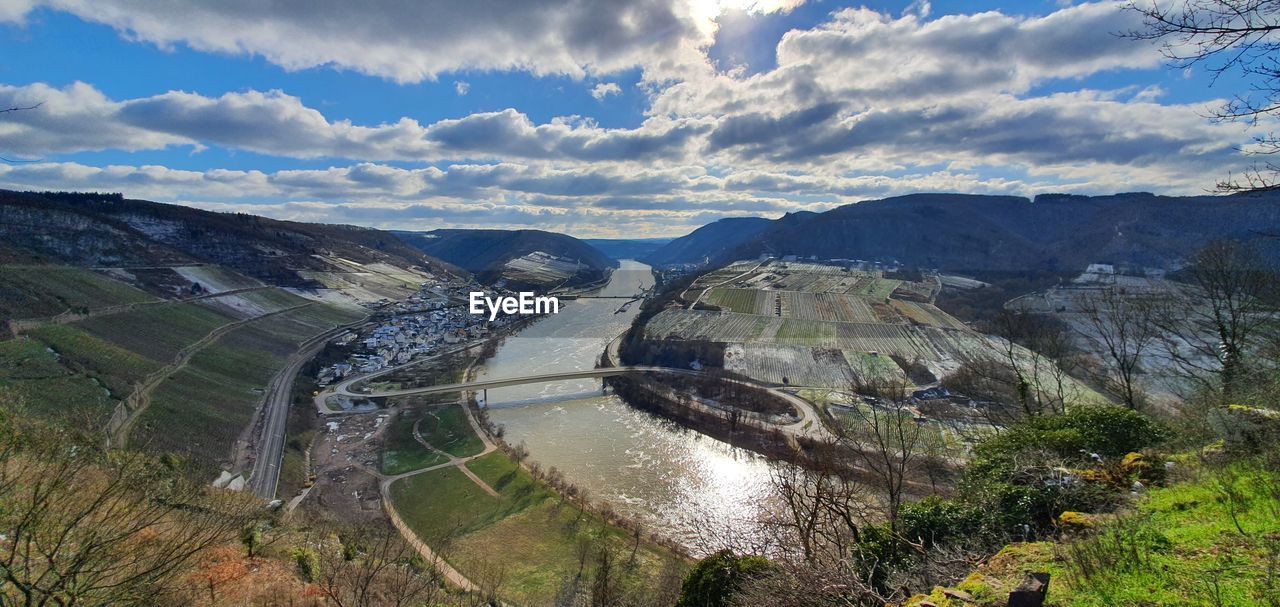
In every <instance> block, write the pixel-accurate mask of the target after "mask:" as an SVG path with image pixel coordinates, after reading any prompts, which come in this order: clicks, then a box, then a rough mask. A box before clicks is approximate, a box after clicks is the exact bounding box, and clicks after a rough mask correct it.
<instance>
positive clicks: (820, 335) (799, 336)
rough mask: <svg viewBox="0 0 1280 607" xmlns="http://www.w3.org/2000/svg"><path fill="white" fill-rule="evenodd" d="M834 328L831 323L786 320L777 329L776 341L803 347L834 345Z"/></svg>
mask: <svg viewBox="0 0 1280 607" xmlns="http://www.w3.org/2000/svg"><path fill="white" fill-rule="evenodd" d="M835 339H836V327H835V325H833V324H831V323H826V322H821V321H816V320H797V319H794V318H788V319H786V320H785V321H783V323H782V327H781V328H779V329H778V340H779V341H787V342H800V343H802V344H805V345H818V344H820V343H834V342H835Z"/></svg>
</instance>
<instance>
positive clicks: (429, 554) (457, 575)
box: [378, 470, 480, 592]
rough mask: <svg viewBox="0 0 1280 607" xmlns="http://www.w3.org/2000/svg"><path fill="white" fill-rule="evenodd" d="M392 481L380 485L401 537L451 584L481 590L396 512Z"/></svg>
mask: <svg viewBox="0 0 1280 607" xmlns="http://www.w3.org/2000/svg"><path fill="white" fill-rule="evenodd" d="M422 472H425V470H422ZM392 482H394V481H393V479H391V478H387V479H383V481H382V482H381V483H379V485H378V486H379V489H380V490H381V492H382V509H383V510H384V511H386V513H387V518H389V519H391V524H392V525H395V527H396V530H398V531H399V532H400V535H401V537H403V538H404V540H405V541H406V542H409V545H410V546H413V549H414V550H417V551H418V554H420V555H422V558H423V560H425V561H426V562H427V563H430V564H431V566H432V567H435V569H436V571H439V572H440V575H441V576H443V577H444V579H445V580H447V581H448V582H449V583H450V584H453V585H454V586H456V587H458V588H461V589H462V590H465V591H467V592H479V591H480V587H479V586H477V585H475V583H473V582H472V581H471V580H469V579H467V576H465V575H462V573H461V572H459V571H458V570H457V569H454V568H453V565H450V564H449V563H448V562H447V561H445V560H444V559H443V558H441V557H440V555H438V554H436V553H435V551H434V550H432V549H431V547H430V546H428V545H426V544H425V543H423V541H422V540H420V539H418V535H417V534H416V533H414V532H413V529H410V528H409V525H407V524H405V522H404V520H403V519H401V518H400V514H399V513H398V512H396V507H395V506H394V505H393V504H392V503H391V483H392Z"/></svg>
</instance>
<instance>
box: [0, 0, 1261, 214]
mask: <svg viewBox="0 0 1280 607" xmlns="http://www.w3.org/2000/svg"><path fill="white" fill-rule="evenodd" d="M8 4H12V5H11V6H7V5H8ZM183 4H184V3H182V2H166V3H152V2H145V1H141V0H100V1H97V2H92V3H90V2H81V1H78V0H50V1H48V2H42V1H35V2H27V1H25V0H23V1H19V2H16V3H9V2H3V1H0V54H2V55H0V56H3V57H6V58H8V59H7V60H6V61H4V62H3V63H2V64H0V102H3V103H4V104H5V105H6V106H14V105H18V106H21V105H31V104H35V103H39V104H41V105H40V107H39V108H36V109H34V110H29V111H23V112H14V113H10V114H6V115H5V116H4V119H3V121H2V122H0V155H2V156H4V157H6V158H9V159H13V160H19V161H20V162H13V163H9V164H6V165H0V186H3V187H10V188H23V189H95V190H108V191H122V192H124V193H125V194H126V195H128V196H133V197H139V198H147V199H152V200H160V201H166V202H178V203H183V204H192V205H195V206H200V207H204V208H210V209H215V210H236V211H249V212H255V213H261V214H266V215H271V216H275V217H281V218H289V219H299V220H309V221H333V222H345V223H360V224H365V225H373V226H377V227H386V228H398V229H433V228H438V227H542V228H546V229H553V230H559V231H565V232H569V233H572V234H575V235H579V236H602V237H608V236H673V235H678V234H681V233H684V232H687V231H688V230H690V229H692V228H694V227H697V226H699V225H702V224H704V223H706V222H708V221H712V220H714V219H717V218H720V217H725V216H734V215H766V216H777V215H780V214H781V213H784V212H788V211H795V210H815V211H821V210H825V209H829V208H832V207H834V206H838V205H841V204H848V203H853V202H857V201H859V200H866V199H874V198H880V197H884V196H888V195H896V194H904V193H910V192H917V191H966V192H989V193H1012V194H1020V195H1028V196H1030V195H1034V194H1036V193H1040V192H1047V191H1073V192H1083V193H1105V192H1111V191H1116V190H1134V189H1146V190H1152V191H1157V192H1164V193H1175V194H1177V193H1184V194H1187V193H1192V194H1193V193H1200V192H1202V191H1203V190H1204V189H1205V188H1208V187H1210V186H1211V185H1212V184H1213V183H1214V182H1215V181H1216V180H1217V179H1219V178H1221V177H1222V176H1223V174H1224V173H1225V172H1226V171H1228V170H1231V169H1233V168H1235V169H1238V168H1239V167H1240V166H1241V165H1243V164H1244V162H1245V160H1244V159H1242V158H1241V157H1240V154H1239V153H1238V151H1237V150H1236V149H1235V148H1236V147H1237V146H1239V145H1242V144H1245V143H1247V141H1248V135H1247V133H1246V132H1245V130H1244V129H1243V128H1242V127H1241V126H1240V125H1230V124H1227V125H1223V124H1214V123H1211V122H1209V121H1207V120H1206V119H1205V118H1204V115H1205V113H1206V112H1207V111H1208V110H1209V109H1211V108H1212V107H1213V106H1214V105H1215V104H1216V103H1217V102H1218V100H1220V99H1221V98H1223V97H1226V96H1228V95H1230V94H1232V93H1234V92H1236V91H1237V90H1238V89H1239V87H1240V84H1239V83H1237V82H1233V81H1231V80H1229V79H1228V80H1223V81H1219V82H1218V83H1216V84H1215V85H1214V86H1212V87H1211V86H1210V84H1211V83H1210V82H1209V80H1208V78H1207V75H1206V74H1205V73H1204V70H1202V69H1199V70H1197V69H1192V70H1187V71H1183V70H1178V69H1171V68H1169V66H1168V65H1167V64H1166V63H1165V62H1164V61H1163V60H1162V57H1160V55H1159V52H1158V50H1157V49H1156V48H1155V47H1154V46H1152V45H1151V44H1149V43H1144V42H1136V41H1132V40H1126V39H1123V38H1120V37H1119V36H1115V35H1114V33H1115V32H1119V31H1122V30H1124V29H1127V28H1129V27H1134V26H1136V25H1138V23H1137V22H1136V21H1135V20H1134V19H1135V18H1134V16H1133V15H1131V14H1128V13H1125V12H1123V11H1120V10H1119V9H1118V8H1116V7H1115V5H1114V4H1112V3H1085V4H1083V5H1072V4H1070V3H1064V2H944V1H935V2H931V3H930V2H911V3H908V2H866V3H857V2H855V3H838V2H830V1H820V2H804V3H801V2H798V1H797V0H761V1H758V2H757V1H747V2H741V1H732V0H726V1H724V2H714V1H709V0H708V1H704V0H644V1H642V2H628V3H615V2H607V1H600V2H597V1H591V0H579V1H576V2H569V3H565V2H546V3H542V2H519V3H510V4H508V3H504V2H501V1H497V0H494V1H484V2H469V3H454V2H440V3H419V2H404V3H397V2H393V1H390V0H388V1H385V2H375V3H372V4H369V5H367V6H364V5H362V6H360V7H357V6H355V4H354V3H343V2H315V3H305V4H303V3H298V6H297V7H296V8H294V9H288V8H285V9H283V10H276V9H273V8H264V7H263V6H262V5H260V4H259V3H253V2H247V1H245V2H240V3H237V2H226V3H218V4H217V5H210V4H208V3H203V4H202V3H193V4H192V5H190V6H182V5H183ZM284 4H286V5H287V4H288V3H284Z"/></svg>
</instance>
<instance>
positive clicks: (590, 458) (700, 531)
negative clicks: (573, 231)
mask: <svg viewBox="0 0 1280 607" xmlns="http://www.w3.org/2000/svg"><path fill="white" fill-rule="evenodd" d="M653 282H654V281H653V274H652V272H650V269H649V266H646V265H644V264H642V263H639V262H635V261H625V260H624V261H622V262H621V267H619V268H618V269H617V270H615V271H614V272H613V275H612V276H611V277H610V280H609V282H608V284H607V285H606V286H605V287H604V288H602V289H601V290H600V292H599V295H603V296H622V295H631V294H634V293H637V292H638V291H639V290H641V289H644V288H648V287H650V286H652V285H653ZM625 303H626V300H625V299H579V300H576V301H565V302H562V303H561V309H560V313H559V314H556V315H553V316H549V317H547V318H545V319H543V320H540V321H538V322H537V323H535V324H534V325H532V326H530V327H529V328H527V329H524V330H523V331H521V332H520V333H519V334H517V335H514V336H512V337H508V338H507V339H506V341H505V342H504V343H503V345H502V346H501V348H499V350H498V353H497V354H496V355H495V356H494V357H493V358H491V359H490V360H489V361H488V362H486V363H485V364H484V366H483V367H481V368H480V369H478V371H477V375H478V377H480V378H495V379H496V378H502V377H517V376H523V375H534V374H538V373H550V372H555V371H569V370H586V369H592V368H594V367H595V365H596V362H597V360H598V358H599V356H600V353H601V352H603V351H604V348H605V346H606V345H607V344H608V343H609V341H611V340H612V339H613V338H614V337H616V336H618V335H620V334H621V333H622V332H624V331H626V329H627V327H628V326H630V324H631V320H632V319H633V318H634V317H635V315H636V314H637V313H638V311H639V307H640V306H639V302H634V303H632V304H630V305H629V306H628V307H627V309H626V311H624V312H620V313H619V312H617V310H618V309H619V307H620V306H622V305H623V304H625ZM487 397H488V403H487V405H488V406H489V409H490V411H489V417H490V419H491V420H493V421H494V422H496V423H499V424H502V425H503V426H504V427H505V429H506V440H507V441H508V442H510V443H511V444H519V443H521V442H523V443H524V444H525V446H526V447H527V448H528V450H529V456H530V459H532V460H534V461H537V462H538V463H539V464H540V465H542V466H543V467H544V468H549V467H555V468H557V469H558V470H560V471H561V472H562V473H563V474H564V475H565V478H567V479H568V480H569V481H570V482H573V483H575V484H577V485H578V486H579V487H581V488H584V489H586V490H587V491H588V492H589V495H590V496H591V499H592V500H593V501H595V502H597V503H599V502H602V501H603V502H608V503H609V504H610V505H611V506H612V507H613V508H614V509H615V510H617V511H618V512H620V513H622V514H625V515H626V516H628V517H630V518H633V519H635V520H638V521H640V522H641V523H643V524H644V526H645V527H646V529H647V530H649V531H658V532H659V533H660V534H662V535H665V536H667V537H669V538H671V539H675V540H677V541H679V542H681V543H682V544H683V545H685V546H686V547H687V548H688V549H689V550H690V551H691V552H693V553H694V554H705V553H707V552H709V551H711V550H715V549H717V548H719V547H721V546H720V544H719V540H720V538H723V537H727V536H731V535H735V534H736V535H738V536H741V534H742V533H744V530H745V529H750V528H753V527H754V525H752V524H751V523H752V521H754V520H755V519H756V518H757V514H758V508H759V507H760V504H762V503H765V502H767V501H768V496H769V494H770V488H769V481H768V466H767V464H766V463H765V461H764V459H763V458H761V457H760V456H758V455H756V454H754V453H751V452H749V451H745V450H743V449H738V448H736V447H732V446H730V445H728V444H726V443H723V442H721V441H718V440H715V439H713V438H710V437H708V436H704V435H702V434H699V433H697V432H694V431H692V430H686V429H684V428H682V427H680V426H678V425H676V424H674V423H671V422H668V421H666V420H663V419H661V418H658V417H655V416H653V415H650V414H648V413H645V412H642V411H637V410H635V409H633V408H631V407H628V406H627V405H626V404H625V403H623V402H622V400H621V399H620V398H618V397H617V396H615V395H613V394H604V393H603V392H602V389H601V381H600V380H598V379H585V380H574V381H559V382H549V383H544V384H532V385H523V386H512V387H508V388H495V389H491V390H489V391H488V395H487Z"/></svg>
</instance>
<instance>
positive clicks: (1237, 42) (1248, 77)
mask: <svg viewBox="0 0 1280 607" xmlns="http://www.w3.org/2000/svg"><path fill="white" fill-rule="evenodd" d="M1126 8H1127V9H1128V10H1131V11H1135V12H1137V13H1138V14H1139V15H1141V17H1142V19H1143V25H1144V28H1143V29H1141V30H1135V31H1130V32H1125V35H1127V36H1128V37H1130V38H1135V39H1139V40H1156V41H1160V42H1162V43H1163V45H1162V47H1161V50H1162V52H1163V53H1164V55H1165V57H1166V58H1168V59H1169V61H1170V63H1171V64H1172V65H1173V66H1174V67H1177V68H1180V69H1186V68H1191V67H1202V68H1204V69H1206V70H1208V71H1209V73H1210V74H1211V75H1212V76H1213V82H1214V83H1217V82H1218V81H1219V78H1220V77H1222V76H1224V75H1228V74H1232V75H1236V76H1237V77H1239V78H1240V79H1242V80H1243V81H1244V82H1246V83H1247V86H1248V90H1247V91H1245V92H1239V93H1236V94H1234V95H1233V96H1232V99H1231V100H1230V101H1228V102H1227V103H1225V104H1224V105H1222V106H1221V107H1220V108H1218V109H1217V110H1216V111H1215V112H1213V114H1212V115H1211V117H1212V118H1213V119H1214V120H1217V121H1220V122H1244V123H1246V124H1248V125H1250V126H1251V127H1258V126H1259V125H1260V124H1262V123H1263V121H1264V120H1266V119H1268V118H1270V117H1272V116H1275V115H1276V114H1277V113H1280V57H1278V56H1277V51H1280V40H1277V34H1280V3H1277V2H1275V1H1274V0H1183V1H1182V2H1164V1H1160V0H1134V1H1131V2H1129V3H1128V4H1127V6H1126ZM1245 151H1246V152H1248V153H1251V154H1254V155H1260V156H1272V155H1275V154H1277V153H1280V136H1277V134H1276V133H1275V132H1266V133H1262V134H1259V135H1257V136H1256V137H1255V138H1254V144H1253V146H1251V147H1250V148H1248V149H1246V150H1245ZM1278 176H1280V165H1277V164H1276V163H1274V162H1272V161H1266V162H1265V163H1263V165H1262V166H1255V167H1253V168H1250V169H1247V170H1245V171H1244V174H1243V176H1242V178H1240V179H1236V178H1233V177H1232V176H1228V177H1227V178H1226V179H1225V180H1224V181H1222V182H1220V183H1219V184H1218V189H1219V190H1220V191H1225V192H1238V191H1256V190H1272V189H1276V188H1277V187H1280V182H1278V181H1277V177H1278Z"/></svg>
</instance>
